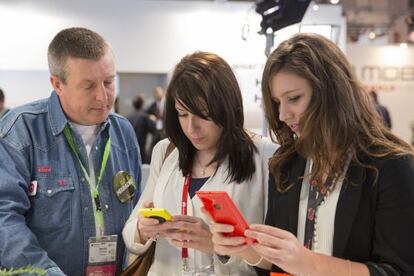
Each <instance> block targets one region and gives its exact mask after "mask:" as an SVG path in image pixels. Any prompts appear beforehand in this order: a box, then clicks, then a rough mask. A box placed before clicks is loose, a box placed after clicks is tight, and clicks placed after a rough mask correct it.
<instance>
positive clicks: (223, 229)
mask: <svg viewBox="0 0 414 276" xmlns="http://www.w3.org/2000/svg"><path fill="white" fill-rule="evenodd" d="M210 231H211V232H212V233H213V234H214V233H232V232H233V231H234V226H233V225H230V224H222V223H213V224H212V225H210Z"/></svg>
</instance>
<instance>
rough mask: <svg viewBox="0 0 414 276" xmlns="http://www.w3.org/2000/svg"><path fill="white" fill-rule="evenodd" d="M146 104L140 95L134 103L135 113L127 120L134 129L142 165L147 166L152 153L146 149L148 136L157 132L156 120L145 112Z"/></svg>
mask: <svg viewBox="0 0 414 276" xmlns="http://www.w3.org/2000/svg"><path fill="white" fill-rule="evenodd" d="M144 104H145V96H144V94H142V93H140V94H138V95H137V96H136V97H135V99H134V101H133V106H134V111H133V112H132V113H131V114H130V115H129V116H128V117H127V118H128V120H129V121H130V122H131V124H132V126H133V127H134V130H135V134H136V136H137V139H138V144H139V148H140V151H141V160H142V163H145V164H147V163H149V160H150V156H149V154H150V151H147V149H146V144H147V137H148V134H152V135H154V133H155V132H156V118H155V116H153V115H149V114H148V113H147V112H145V111H144V110H143V108H142V107H143V106H144Z"/></svg>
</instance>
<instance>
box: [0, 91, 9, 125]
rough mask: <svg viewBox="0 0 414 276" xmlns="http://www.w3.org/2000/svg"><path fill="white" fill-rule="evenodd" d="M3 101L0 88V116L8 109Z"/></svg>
mask: <svg viewBox="0 0 414 276" xmlns="http://www.w3.org/2000/svg"><path fill="white" fill-rule="evenodd" d="M4 102H5V96H4V92H3V90H1V88H0V118H1V117H3V116H4V114H6V113H7V111H9V109H8V108H6V107H5V105H4Z"/></svg>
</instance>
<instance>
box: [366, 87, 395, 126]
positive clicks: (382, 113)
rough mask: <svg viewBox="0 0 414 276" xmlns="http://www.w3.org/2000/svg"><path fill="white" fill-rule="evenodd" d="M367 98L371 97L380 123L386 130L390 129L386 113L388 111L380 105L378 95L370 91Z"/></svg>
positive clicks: (389, 118)
mask: <svg viewBox="0 0 414 276" xmlns="http://www.w3.org/2000/svg"><path fill="white" fill-rule="evenodd" d="M369 96H370V97H371V100H372V103H373V104H374V107H375V109H376V110H377V112H378V114H379V115H380V117H381V119H382V121H383V122H384V125H385V126H386V127H387V128H388V129H391V128H392V124H391V116H390V113H389V111H388V109H387V108H386V107H385V106H383V105H381V104H380V103H379V100H378V94H377V92H375V91H374V90H371V91H370V92H369Z"/></svg>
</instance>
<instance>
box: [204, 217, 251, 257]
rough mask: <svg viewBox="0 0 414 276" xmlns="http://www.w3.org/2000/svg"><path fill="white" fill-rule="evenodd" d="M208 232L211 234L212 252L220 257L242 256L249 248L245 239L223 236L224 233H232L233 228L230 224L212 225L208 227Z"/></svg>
mask: <svg viewBox="0 0 414 276" xmlns="http://www.w3.org/2000/svg"><path fill="white" fill-rule="evenodd" d="M210 231H211V233H212V234H213V237H212V241H213V244H214V251H215V252H217V253H218V254H220V255H229V256H230V255H237V256H243V253H244V252H245V251H246V250H248V248H249V245H248V244H246V238H245V237H226V236H225V234H226V233H232V232H233V231H234V227H233V226H232V225H230V224H222V223H213V224H212V225H211V226H210Z"/></svg>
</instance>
